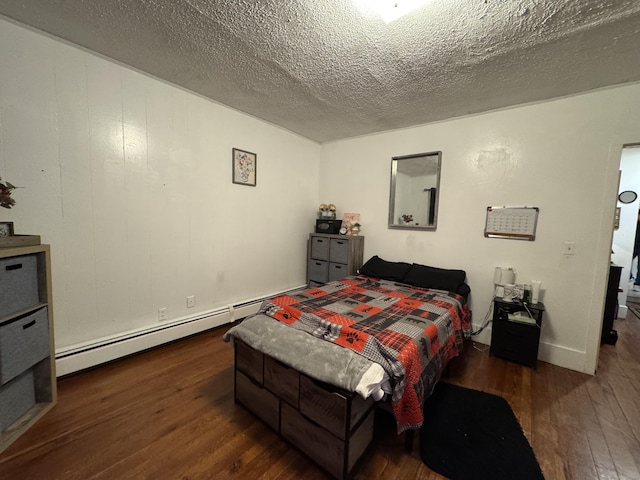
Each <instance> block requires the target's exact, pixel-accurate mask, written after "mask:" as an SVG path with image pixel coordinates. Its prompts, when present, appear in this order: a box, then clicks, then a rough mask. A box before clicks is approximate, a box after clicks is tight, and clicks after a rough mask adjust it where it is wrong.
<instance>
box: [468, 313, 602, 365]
mask: <svg viewBox="0 0 640 480" xmlns="http://www.w3.org/2000/svg"><path fill="white" fill-rule="evenodd" d="M473 328H474V331H475V330H476V329H478V328H480V325H474V326H473ZM472 340H473V341H474V342H478V343H482V344H484V345H491V326H488V327H487V328H485V329H484V330H483V331H482V332H481V333H480V334H479V335H477V336H474V337H472ZM586 355H587V354H586V352H584V351H579V350H575V349H572V348H567V347H563V346H560V345H552V344H550V343H545V342H540V346H539V347H538V360H540V361H542V362H547V363H551V364H553V365H556V366H558V367H563V368H568V369H569V370H575V371H577V372H581V373H587V374H589V375H593V374H594V373H595V372H594V371H591V370H589V369H588V368H587V367H586V358H587V357H586Z"/></svg>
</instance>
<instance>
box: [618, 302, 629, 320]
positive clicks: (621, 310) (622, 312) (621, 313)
mask: <svg viewBox="0 0 640 480" xmlns="http://www.w3.org/2000/svg"><path fill="white" fill-rule="evenodd" d="M628 311H629V307H627V306H626V305H619V306H618V317H617V318H627V312H628Z"/></svg>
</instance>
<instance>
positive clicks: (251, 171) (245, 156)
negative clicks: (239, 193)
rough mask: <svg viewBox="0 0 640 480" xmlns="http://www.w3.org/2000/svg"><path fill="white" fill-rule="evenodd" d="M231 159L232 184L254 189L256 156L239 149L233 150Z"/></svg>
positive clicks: (256, 165)
mask: <svg viewBox="0 0 640 480" xmlns="http://www.w3.org/2000/svg"><path fill="white" fill-rule="evenodd" d="M232 157H233V159H232V160H233V183H237V184H239V185H248V186H250V187H255V186H256V170H257V167H258V155H256V154H255V153H251V152H247V151H245V150H240V149H239V148H234V149H233V155H232Z"/></svg>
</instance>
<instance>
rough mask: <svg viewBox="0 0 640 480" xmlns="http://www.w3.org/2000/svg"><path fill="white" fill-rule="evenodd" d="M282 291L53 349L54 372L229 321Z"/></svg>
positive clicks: (82, 367) (59, 373) (79, 367)
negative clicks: (194, 314) (54, 358)
mask: <svg viewBox="0 0 640 480" xmlns="http://www.w3.org/2000/svg"><path fill="white" fill-rule="evenodd" d="M286 291H291V290H286ZM282 293H285V292H278V293H275V294H273V295H269V296H267V297H262V298H257V299H252V300H248V301H245V302H242V303H238V304H236V305H229V306H227V307H224V308H220V309H218V310H215V311H211V312H204V313H201V314H199V315H198V316H194V317H184V318H181V319H177V320H174V321H172V322H168V323H164V324H161V325H157V326H153V327H147V328H143V329H139V330H131V331H128V332H124V333H121V334H118V335H114V336H111V337H106V338H101V339H96V340H94V341H91V342H85V343H82V344H76V345H72V346H69V347H65V348H62V349H57V350H56V376H57V377H62V376H64V375H69V374H71V373H74V372H78V371H80V370H85V369H87V368H91V367H95V366H97V365H100V364H102V363H106V362H110V361H112V360H116V359H118V358H122V357H126V356H128V355H132V354H134V353H138V352H142V351H144V350H148V349H150V348H154V347H158V346H160V345H163V344H165V343H169V342H173V341H175V340H180V339H181V338H185V337H188V336H190V335H194V334H196V333H201V332H204V331H206V330H210V329H212V328H216V327H219V326H222V325H225V324H229V323H232V322H234V321H236V320H238V319H240V318H244V317H246V316H248V315H252V314H254V313H256V312H257V311H258V309H259V308H260V304H261V303H262V301H263V300H265V299H267V298H270V297H272V296H274V295H279V294H282Z"/></svg>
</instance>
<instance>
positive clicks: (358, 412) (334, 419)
mask: <svg viewBox="0 0 640 480" xmlns="http://www.w3.org/2000/svg"><path fill="white" fill-rule="evenodd" d="M372 405H373V399H371V398H369V399H368V400H364V399H363V398H362V397H361V396H360V395H358V394H357V393H355V392H346V391H344V390H340V389H338V388H335V387H331V386H330V385H326V384H322V383H320V382H316V381H315V380H312V379H311V378H309V377H307V376H306V375H302V374H301V375H300V412H301V413H302V414H303V415H305V416H306V417H307V418H309V419H311V420H313V421H314V422H316V423H318V424H320V425H322V426H323V427H324V428H326V429H327V430H329V431H330V432H331V433H333V434H334V435H335V436H337V437H338V438H341V439H343V440H344V439H345V438H348V437H349V434H350V432H351V431H352V429H353V428H354V426H355V425H356V424H357V423H358V421H359V420H360V419H361V418H362V417H363V416H364V415H365V414H366V413H367V412H368V410H370V409H371V407H372Z"/></svg>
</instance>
